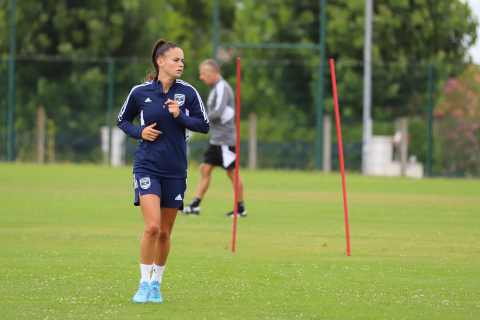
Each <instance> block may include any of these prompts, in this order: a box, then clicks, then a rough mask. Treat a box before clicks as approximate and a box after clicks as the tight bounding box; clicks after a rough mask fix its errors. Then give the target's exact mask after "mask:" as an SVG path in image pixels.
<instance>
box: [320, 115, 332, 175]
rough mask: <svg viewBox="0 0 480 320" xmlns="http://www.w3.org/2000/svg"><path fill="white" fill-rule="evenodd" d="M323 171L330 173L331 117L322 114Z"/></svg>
mask: <svg viewBox="0 0 480 320" xmlns="http://www.w3.org/2000/svg"><path fill="white" fill-rule="evenodd" d="M322 166H323V172H324V173H330V171H331V170H332V118H331V117H330V116H329V115H324V116H323V161H322Z"/></svg>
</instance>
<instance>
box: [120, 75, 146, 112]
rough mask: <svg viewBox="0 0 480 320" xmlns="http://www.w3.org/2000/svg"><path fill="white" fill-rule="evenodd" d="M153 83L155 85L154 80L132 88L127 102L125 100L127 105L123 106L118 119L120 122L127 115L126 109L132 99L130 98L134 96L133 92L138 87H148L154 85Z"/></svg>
mask: <svg viewBox="0 0 480 320" xmlns="http://www.w3.org/2000/svg"><path fill="white" fill-rule="evenodd" d="M152 83H153V80H150V81H147V82H145V83H142V84H140V85H138V86H135V87H133V88H132V90H130V93H129V94H128V97H127V100H125V103H124V104H123V106H122V109H120V113H119V114H118V118H117V120H118V121H121V120H122V116H123V114H124V113H125V109H126V108H127V104H128V100H129V99H130V96H131V95H132V92H133V90H135V89H136V88H138V87H143V86H148V85H149V84H152Z"/></svg>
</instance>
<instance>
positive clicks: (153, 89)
mask: <svg viewBox="0 0 480 320" xmlns="http://www.w3.org/2000/svg"><path fill="white" fill-rule="evenodd" d="M152 64H153V67H154V68H155V71H154V72H152V74H150V76H149V79H151V80H150V81H147V82H145V83H143V84H141V85H138V86H135V87H133V89H132V90H131V91H130V94H129V95H128V97H127V100H126V101H125V103H124V104H123V107H122V109H121V110H120V113H119V115H118V119H117V125H118V127H119V128H120V129H122V130H123V131H124V132H125V134H126V135H127V136H129V137H131V138H135V139H141V140H140V145H139V146H138V148H137V149H136V151H135V162H134V165H133V188H134V189H135V202H134V205H136V206H138V205H140V208H141V211H142V215H143V220H144V222H145V229H144V231H143V236H142V240H141V242H140V272H141V279H140V285H139V286H138V289H137V293H136V294H135V296H134V297H133V302H136V303H147V301H151V302H162V301H163V299H162V296H161V293H160V284H161V283H162V274H163V271H164V269H165V264H166V262H167V258H168V253H169V251H170V234H171V233H172V229H173V224H174V222H175V218H176V216H177V212H178V209H179V208H183V198H184V196H185V190H186V178H187V151H186V143H185V139H186V129H188V130H191V131H195V132H201V133H208V131H209V129H210V123H209V121H208V117H207V113H206V111H205V107H204V105H203V102H202V100H201V98H200V95H199V94H198V92H197V90H195V88H194V87H192V86H191V85H190V84H188V83H187V82H185V81H183V80H180V79H178V78H179V77H180V76H181V75H182V72H183V67H184V56H183V51H182V49H181V48H180V47H179V46H178V45H177V44H176V43H173V42H165V41H164V40H159V41H158V42H157V43H156V44H155V46H154V47H153V51H152ZM136 116H139V117H140V126H136V125H134V124H133V119H134V118H135V117H136ZM152 268H153V273H152V277H151V278H150V273H151V272H152Z"/></svg>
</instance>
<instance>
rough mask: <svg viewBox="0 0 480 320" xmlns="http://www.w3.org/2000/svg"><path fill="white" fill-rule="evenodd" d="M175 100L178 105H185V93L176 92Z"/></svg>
mask: <svg viewBox="0 0 480 320" xmlns="http://www.w3.org/2000/svg"><path fill="white" fill-rule="evenodd" d="M174 99H175V102H176V103H178V106H179V107H180V106H183V104H184V103H185V95H184V94H176V95H175V98H174Z"/></svg>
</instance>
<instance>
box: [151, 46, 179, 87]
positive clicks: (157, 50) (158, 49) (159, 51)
mask: <svg viewBox="0 0 480 320" xmlns="http://www.w3.org/2000/svg"><path fill="white" fill-rule="evenodd" d="M173 48H180V46H179V45H178V44H176V43H175V42H166V41H165V40H163V39H160V40H158V41H157V43H155V45H154V46H153V50H152V65H153V68H154V69H155V70H152V72H150V74H149V75H148V76H147V78H146V81H150V80H153V79H155V78H156V77H158V64H157V59H158V57H160V56H162V57H163V56H164V55H165V53H166V52H167V51H168V50H170V49H173Z"/></svg>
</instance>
